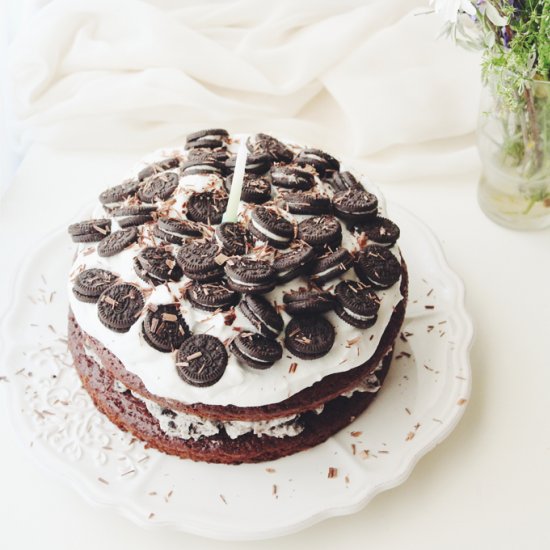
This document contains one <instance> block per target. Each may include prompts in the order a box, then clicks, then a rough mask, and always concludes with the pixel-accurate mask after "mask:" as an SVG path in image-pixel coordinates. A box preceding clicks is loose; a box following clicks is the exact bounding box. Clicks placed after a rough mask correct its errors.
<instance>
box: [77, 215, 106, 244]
mask: <svg viewBox="0 0 550 550" xmlns="http://www.w3.org/2000/svg"><path fill="white" fill-rule="evenodd" d="M68 232H69V235H70V236H71V239H72V240H73V242H75V243H93V242H97V241H101V240H102V239H104V238H105V237H106V236H107V235H109V234H110V233H111V220H109V219H106V218H99V219H94V220H84V221H82V222H78V223H72V224H71V225H69V228H68Z"/></svg>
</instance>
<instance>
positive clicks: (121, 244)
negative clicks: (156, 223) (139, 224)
mask: <svg viewBox="0 0 550 550" xmlns="http://www.w3.org/2000/svg"><path fill="white" fill-rule="evenodd" d="M138 236H139V233H138V230H137V228H136V227H128V228H126V229H119V230H118V231H114V232H113V233H111V234H110V235H108V236H107V237H105V238H104V239H103V240H102V241H101V242H100V243H99V245H98V246H97V253H98V254H99V255H100V256H101V257H102V258H108V257H110V256H114V255H115V254H118V253H119V252H122V251H123V250H124V249H125V248H128V247H129V246H131V245H132V244H134V243H135V242H136V241H137V240H138Z"/></svg>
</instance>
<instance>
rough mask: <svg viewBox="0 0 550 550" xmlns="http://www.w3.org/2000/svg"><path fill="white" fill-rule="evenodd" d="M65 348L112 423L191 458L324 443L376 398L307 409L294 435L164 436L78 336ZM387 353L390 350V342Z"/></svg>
mask: <svg viewBox="0 0 550 550" xmlns="http://www.w3.org/2000/svg"><path fill="white" fill-rule="evenodd" d="M69 346H70V349H71V353H72V354H73V357H74V359H75V368H76V370H77V372H78V374H79V376H80V378H81V380H82V384H83V386H84V388H85V389H86V390H87V392H88V393H89V394H90V396H91V398H92V400H93V401H94V404H95V406H96V407H97V408H98V409H99V410H100V411H101V412H102V413H103V414H105V415H106V416H107V417H108V418H109V420H111V422H113V424H115V425H116V426H118V427H119V428H120V429H122V430H124V431H127V432H130V433H131V434H132V435H134V436H135V437H137V438H138V439H140V440H142V441H144V442H146V444H147V446H148V447H153V448H155V449H158V450H159V451H162V452H164V453H166V454H169V455H176V456H179V457H180V458H189V459H191V460H195V461H203V462H213V463H224V464H241V463H252V462H263V461H267V460H275V459H277V458H281V457H283V456H287V455H290V454H294V453H297V452H299V451H303V450H306V449H309V448H310V447H313V446H315V445H318V444H320V443H322V442H324V441H326V440H327V439H328V438H329V437H330V436H331V435H333V434H335V433H336V432H338V431H340V430H341V429H342V428H344V427H345V426H347V425H348V424H350V423H351V422H353V420H355V418H357V416H359V415H360V414H361V413H362V412H363V411H364V410H365V409H366V408H367V407H368V406H369V405H370V404H371V402H372V401H373V400H374V398H375V397H376V395H377V394H376V393H369V392H356V393H355V394H353V395H352V396H351V397H338V398H336V399H333V400H331V401H330V402H328V403H326V404H325V407H324V409H323V411H322V412H321V413H319V414H317V413H315V412H313V411H312V412H307V413H304V414H303V415H302V416H301V422H303V425H304V429H303V431H302V432H301V433H299V434H298V435H296V436H293V437H283V438H278V437H272V436H268V435H262V436H261V437H259V436H257V435H254V434H252V433H248V434H245V435H241V436H240V437H238V438H236V439H231V438H230V437H229V436H227V435H226V434H225V433H224V432H223V431H222V432H220V433H218V434H216V435H214V436H210V437H204V436H203V437H200V438H199V439H196V440H195V439H180V438H172V437H169V436H167V435H166V434H165V433H164V432H163V431H162V430H161V428H160V426H159V423H158V421H157V420H156V419H155V418H153V417H152V416H151V414H150V413H149V411H148V410H147V407H146V405H145V403H144V402H143V401H141V400H140V399H138V398H136V397H134V396H133V395H132V394H131V393H130V392H129V391H126V392H122V393H121V392H119V391H117V390H116V389H115V388H114V384H115V378H114V377H113V376H112V375H111V374H110V372H109V371H107V370H106V369H104V368H101V367H100V366H99V365H98V364H97V362H96V361H95V360H94V359H92V358H91V357H89V356H87V355H86V351H85V348H84V346H83V343H82V337H80V338H76V337H74V334H73V338H71V339H70V341H69ZM390 351H391V352H393V349H392V348H391V346H390ZM391 356H392V353H388V355H387V356H386V357H385V358H384V360H383V362H382V368H381V370H380V371H378V372H377V377H378V379H379V380H380V383H381V384H382V383H383V381H384V379H385V377H386V374H387V372H388V369H389V367H390V364H391Z"/></svg>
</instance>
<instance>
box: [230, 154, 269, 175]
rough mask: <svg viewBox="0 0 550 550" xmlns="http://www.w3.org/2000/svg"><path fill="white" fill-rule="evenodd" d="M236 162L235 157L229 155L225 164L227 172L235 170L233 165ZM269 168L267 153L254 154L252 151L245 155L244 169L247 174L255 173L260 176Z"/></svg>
mask: <svg viewBox="0 0 550 550" xmlns="http://www.w3.org/2000/svg"><path fill="white" fill-rule="evenodd" d="M236 164H237V157H236V156H233V157H229V158H228V159H227V160H226V162H225V166H226V167H227V170H228V171H229V172H233V171H234V170H235V165H236ZM270 168H271V157H270V156H269V155H263V154H255V153H252V154H250V155H248V156H247V157H246V165H245V171H246V172H248V173H249V174H256V175H258V176H261V175H262V174H265V173H266V172H267V171H268V170H269V169H270Z"/></svg>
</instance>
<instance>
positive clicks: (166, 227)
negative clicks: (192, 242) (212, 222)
mask: <svg viewBox="0 0 550 550" xmlns="http://www.w3.org/2000/svg"><path fill="white" fill-rule="evenodd" d="M153 234H154V235H155V237H158V238H159V239H162V240H163V241H164V242H167V243H172V244H180V245H181V244H182V243H183V242H184V241H185V240H186V239H187V238H188V237H201V236H202V232H201V226H200V225H199V224H197V223H195V222H190V221H189V220H178V219H176V218H168V217H164V218H159V219H158V220H157V225H156V227H155V228H154V229H153Z"/></svg>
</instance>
